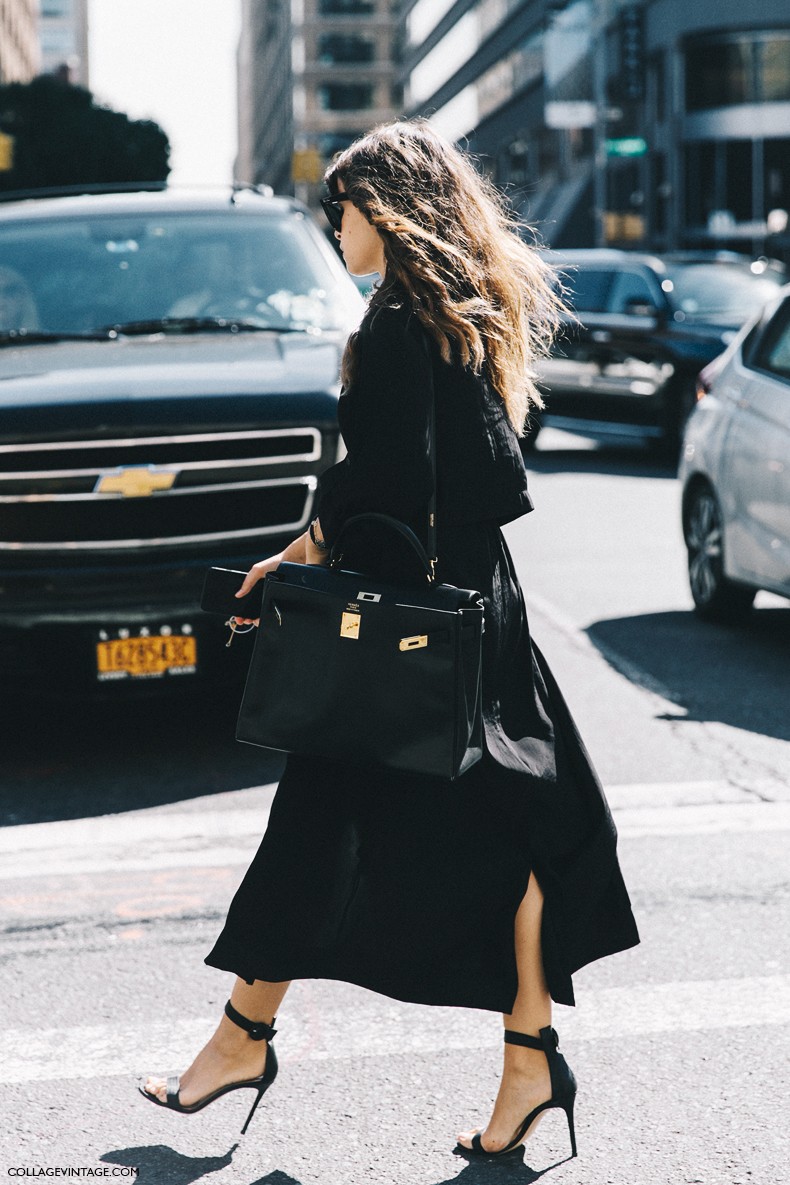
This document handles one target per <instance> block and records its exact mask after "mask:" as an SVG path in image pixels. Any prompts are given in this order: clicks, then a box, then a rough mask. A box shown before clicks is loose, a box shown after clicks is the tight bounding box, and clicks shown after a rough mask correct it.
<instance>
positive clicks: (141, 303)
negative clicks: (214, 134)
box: [0, 190, 363, 695]
mask: <svg viewBox="0 0 790 1185" xmlns="http://www.w3.org/2000/svg"><path fill="white" fill-rule="evenodd" d="M362 309H363V301H362V299H361V297H360V295H359V293H358V292H357V290H356V288H355V286H354V284H353V283H352V282H351V280H350V279H349V278H348V276H347V275H346V273H345V271H344V269H343V267H342V264H341V263H340V262H339V260H338V258H337V257H336V255H335V253H334V252H333V251H332V249H331V247H330V246H329V244H328V243H327V241H326V239H325V238H324V236H323V235H322V234H321V233H320V231H319V230H318V228H317V227H316V226H315V225H314V224H313V222H312V220H311V217H310V215H309V213H308V212H307V211H306V210H305V209H304V208H303V207H301V206H299V205H298V204H297V203H295V202H293V201H291V200H288V199H282V198H273V197H268V196H264V195H262V194H260V193H258V192H255V191H251V190H236V191H233V192H231V191H230V190H226V191H223V192H222V193H216V192H213V193H211V194H209V195H207V194H205V193H203V194H192V193H184V194H179V193H177V192H171V191H164V192H159V193H144V192H140V193H125V194H103V195H98V194H93V195H87V196H81V197H77V196H72V197H60V198H46V199H38V200H24V201H12V202H8V203H4V204H2V205H0V670H1V671H2V678H3V687H2V691H3V693H5V694H9V693H13V694H17V693H18V692H19V691H22V690H33V691H36V692H47V693H50V692H51V693H55V694H57V695H63V694H65V693H66V692H68V691H69V690H71V689H74V690H88V691H93V692H102V693H103V694H113V695H116V694H123V693H124V692H123V689H124V688H130V687H137V688H140V687H141V686H142V687H145V688H150V687H151V686H153V685H155V686H157V687H162V686H165V685H171V686H176V685H178V686H179V687H185V686H188V685H193V686H195V685H199V684H201V683H204V682H206V681H214V680H216V679H217V677H218V674H219V673H220V672H221V673H222V674H227V675H229V674H230V673H231V665H232V663H233V662H234V660H235V662H236V663H237V664H239V663H240V662H243V659H244V657H245V655H244V649H245V644H244V643H238V642H237V643H236V645H235V646H234V647H232V648H231V650H230V651H226V650H225V649H224V645H223V643H224V632H225V631H223V630H222V627H221V623H220V622H218V621H216V620H214V619H212V618H209V617H207V615H205V614H201V613H200V611H199V610H198V600H199V595H200V589H201V586H202V581H203V577H204V573H205V571H206V569H207V567H208V566H209V565H211V564H218V565H221V566H225V567H233V568H241V569H246V568H248V567H249V565H250V564H251V563H252V562H253V561H254V560H256V559H260V558H261V557H262V556H264V555H266V554H271V553H273V552H274V551H276V550H278V549H279V548H280V547H281V546H282V544H283V543H284V542H285V541H286V540H288V539H290V538H293V537H294V536H295V535H296V534H298V533H299V532H300V531H302V530H303V529H304V528H305V526H306V525H307V523H308V521H309V519H310V516H311V510H312V506H313V498H314V491H315V488H316V482H317V478H318V475H319V474H320V472H321V471H322V470H323V469H324V468H326V467H327V466H328V465H331V464H333V463H334V461H335V460H336V459H337V454H338V448H339V443H338V429H337V423H336V409H337V396H338V371H339V357H340V351H341V348H342V344H343V342H344V340H345V337H346V335H347V333H348V332H349V330H350V329H352V328H353V327H354V326H355V324H356V323H357V322H358V320H359V318H360V315H361V312H362ZM237 649H238V650H239V651H240V655H239V656H236V655H235V654H234V652H235V651H236V650H237ZM247 654H248V651H247Z"/></svg>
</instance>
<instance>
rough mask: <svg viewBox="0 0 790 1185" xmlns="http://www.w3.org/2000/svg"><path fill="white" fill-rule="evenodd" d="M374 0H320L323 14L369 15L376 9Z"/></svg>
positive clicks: (319, 7) (320, 11) (319, 8)
mask: <svg viewBox="0 0 790 1185" xmlns="http://www.w3.org/2000/svg"><path fill="white" fill-rule="evenodd" d="M375 7H376V5H375V3H374V0H320V2H319V5H318V11H319V13H320V14H321V16H369V15H370V14H371V13H372V12H373V11H374V9H375Z"/></svg>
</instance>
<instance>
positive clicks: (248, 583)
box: [235, 564, 263, 597]
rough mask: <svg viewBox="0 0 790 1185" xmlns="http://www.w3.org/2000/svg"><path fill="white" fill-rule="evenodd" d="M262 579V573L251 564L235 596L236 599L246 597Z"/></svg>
mask: <svg viewBox="0 0 790 1185" xmlns="http://www.w3.org/2000/svg"><path fill="white" fill-rule="evenodd" d="M262 579H263V573H262V572H261V571H260V569H259V567H258V565H257V564H253V565H252V567H251V568H250V570H249V572H248V573H247V575H246V576H245V577H244V582H243V584H242V586H241V588H240V589H239V591H238V592H237V593H236V594H235V595H236V596H237V597H243V596H246V594H247V593H248V592H249V591H250V589H251V588H254V587H255V585H256V584H257V583H258V581H259V580H262Z"/></svg>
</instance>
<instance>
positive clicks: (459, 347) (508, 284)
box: [324, 119, 562, 435]
mask: <svg viewBox="0 0 790 1185" xmlns="http://www.w3.org/2000/svg"><path fill="white" fill-rule="evenodd" d="M324 180H325V182H326V185H327V187H328V189H329V191H330V193H340V192H344V193H347V194H348V195H349V198H350V199H351V201H352V202H353V203H354V205H355V206H356V207H357V208H358V209H359V210H360V211H361V212H362V213H363V214H364V216H365V217H366V218H367V220H368V221H369V222H370V223H371V224H372V225H373V226H374V227H375V228H376V230H377V231H378V232H379V234H380V235H381V238H382V240H383V242H384V256H385V259H386V262H387V271H386V276H385V278H384V280H383V282H382V284H381V285H380V286H379V287H378V288H377V289H375V291H374V292H373V295H372V296H371V298H370V305H371V307H375V306H381V305H387V304H392V303H393V302H396V303H397V301H398V294H399V293H401V294H402V292H403V290H404V289H405V291H406V293H407V294H408V296H409V298H410V299H411V301H412V303H413V306H414V310H415V314H416V316H417V317H418V318H419V320H420V322H421V323H422V325H424V327H425V329H426V331H427V332H428V333H429V334H430V335H431V337H433V338H434V339H435V341H436V342H437V343H438V345H439V349H440V352H441V356H442V358H443V359H444V360H445V361H446V362H450V361H451V360H453V359H455V358H457V359H460V361H461V363H462V364H463V365H464V366H471V367H472V368H473V370H474V371H475V373H477V374H482V373H483V372H485V374H486V376H487V377H488V380H489V381H490V383H491V385H492V387H493V388H494V390H495V391H496V392H497V393H498V394H499V395H500V397H501V398H502V400H503V402H504V404H505V408H506V410H507V414H508V417H509V419H510V421H511V423H512V424H513V427H514V428H515V430H516V432H517V433H518V434H519V435H521V434H522V433H523V430H524V424H525V421H526V419H527V415H528V413H529V410H530V408H531V407H543V400H542V399H541V396H540V392H539V391H538V388H537V386H536V384H535V362H536V360H537V359H538V358H539V357H541V356H542V355H545V354H546V353H547V351H548V349H549V347H550V345H551V342H552V340H553V337H554V334H555V332H556V329H557V324H558V319H559V314H560V312H561V311H562V302H561V298H560V296H559V293H558V289H557V285H556V281H555V282H553V276H554V273H553V271H552V269H551V268H550V266H549V265H548V264H547V263H546V262H545V261H544V260H543V259H542V258H541V256H540V254H539V253H538V251H537V249H536V248H535V246H533V245H532V244H531V243H530V242H528V241H526V239H525V237H524V236H525V233H528V228H526V227H524V226H523V225H522V224H521V223H519V222H518V221H517V220H516V219H515V218H514V217H513V216H512V214H511V213H510V211H509V210H508V208H507V205H506V203H505V200H504V198H503V197H502V195H500V193H499V192H498V191H497V190H496V189H495V188H494V186H493V185H492V184H491V183H490V182H489V181H488V180H487V178H485V177H484V176H483V175H482V174H481V173H479V172H478V170H477V169H476V168H475V166H474V164H473V162H472V160H471V158H470V157H468V156H466V155H465V154H464V153H463V152H461V151H459V150H458V149H457V148H455V147H454V146H453V145H452V144H450V143H449V142H448V141H447V140H445V139H444V138H443V137H442V136H440V135H439V134H438V133H437V132H436V131H435V130H434V129H433V128H432V127H431V125H430V124H429V123H428V122H427V121H426V120H422V119H417V120H410V121H400V122H396V123H389V124H383V125H382V126H380V127H378V128H375V129H374V130H373V131H372V132H370V133H368V134H367V135H365V136H363V137H362V138H361V139H359V140H357V141H356V142H355V143H354V144H352V145H351V146H350V147H349V148H347V149H346V150H345V151H344V152H342V153H340V155H339V156H337V157H336V158H335V159H334V161H333V162H332V164H331V165H330V167H329V169H328V170H327V172H326V174H325V177H324ZM401 299H402V296H401ZM355 340H356V335H352V337H351V338H350V339H349V343H348V346H347V348H346V353H345V357H344V360H343V380H344V382H346V383H347V384H348V383H349V382H350V381H351V380H352V378H353V372H354V359H355Z"/></svg>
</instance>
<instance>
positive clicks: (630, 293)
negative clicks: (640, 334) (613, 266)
mask: <svg viewBox="0 0 790 1185" xmlns="http://www.w3.org/2000/svg"><path fill="white" fill-rule="evenodd" d="M630 301H638V302H639V303H640V304H648V305H652V306H653V307H654V308H655V307H656V305H657V303H658V301H657V298H656V294H655V293H654V292H653V290H652V289H651V287H650V284H649V283H648V281H647V279H646V278H645V276H643V275H642V274H641V273H640V272H631V271H622V272H618V273H617V275H616V276H615V277H614V282H613V284H612V287H611V291H610V293H609V301H608V307H609V312H610V313H627V312H628V311H629V310H628V308H627V305H628V304H629V302H630Z"/></svg>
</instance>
